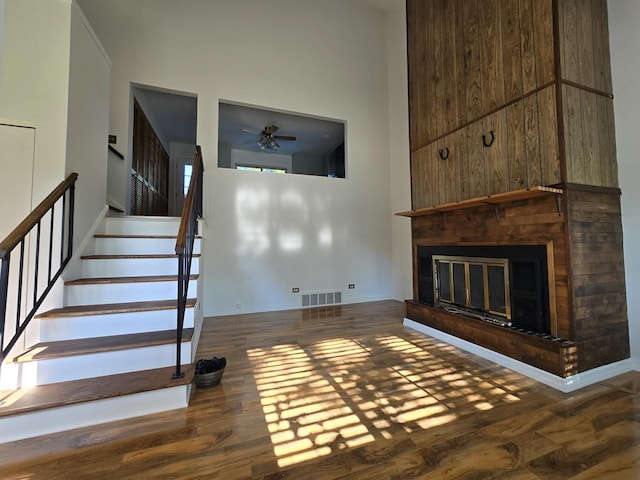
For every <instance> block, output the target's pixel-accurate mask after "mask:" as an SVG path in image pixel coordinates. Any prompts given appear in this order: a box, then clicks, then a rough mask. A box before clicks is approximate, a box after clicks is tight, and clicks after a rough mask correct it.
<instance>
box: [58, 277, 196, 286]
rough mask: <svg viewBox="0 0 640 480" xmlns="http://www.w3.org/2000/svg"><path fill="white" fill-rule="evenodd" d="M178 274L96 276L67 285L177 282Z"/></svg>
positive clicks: (194, 278) (73, 281) (193, 278)
mask: <svg viewBox="0 0 640 480" xmlns="http://www.w3.org/2000/svg"><path fill="white" fill-rule="evenodd" d="M197 278H198V275H191V276H190V277H189V280H197ZM177 281H178V276H177V275H144V276H139V277H96V278H78V279H76V280H68V281H66V282H64V284H65V285H93V284H105V283H107V284H108V283H144V282H177Z"/></svg>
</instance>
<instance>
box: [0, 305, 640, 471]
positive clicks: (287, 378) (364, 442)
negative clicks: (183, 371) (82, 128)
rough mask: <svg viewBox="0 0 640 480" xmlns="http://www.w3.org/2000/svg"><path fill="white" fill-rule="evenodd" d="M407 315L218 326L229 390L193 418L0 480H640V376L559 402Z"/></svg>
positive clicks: (350, 308) (385, 308)
mask: <svg viewBox="0 0 640 480" xmlns="http://www.w3.org/2000/svg"><path fill="white" fill-rule="evenodd" d="M403 315H404V311H403V304H402V303H401V302H393V301H389V302H373V303H369V304H358V305H343V306H341V307H332V308H321V309H312V310H307V311H301V310H290V311H286V312H270V313H263V314H250V315H236V316H225V317H217V318H208V319H206V320H205V325H204V328H203V335H202V339H201V343H200V346H199V349H198V356H199V357H205V356H206V357H210V356H212V355H218V356H226V357H227V359H228V366H227V369H226V371H225V376H224V378H223V380H222V383H221V384H220V385H218V386H217V387H215V388H212V389H206V390H200V389H196V390H194V392H193V395H192V398H191V402H190V405H189V407H188V408H184V409H180V410H175V411H171V412H166V413H159V414H154V415H147V416H144V417H138V418H133V419H129V420H122V421H118V422H111V423H106V424H102V425H99V426H95V427H88V428H82V429H78V430H73V431H70V432H65V433H61V434H53V435H47V436H44V437H39V438H36V439H31V440H24V441H20V442H13V443H11V444H5V445H0V477H1V478H3V479H7V480H13V479H18V478H30V479H31V480H40V479H47V480H49V479H76V478H78V479H80V478H104V479H107V478H109V479H111V478H127V479H148V478H185V479H186V478H211V479H215V478H217V479H225V480H233V479H242V480H258V479H260V480H275V479H281V478H290V479H305V480H307V479H313V480H337V479H351V480H398V479H403V480H404V479H411V478H428V479H429V480H442V479H451V478H456V479H465V478H466V479H468V478H495V479H507V478H508V479H521V480H524V479H533V480H536V479H540V478H563V479H566V480H585V479H602V478H607V479H608V478H611V479H634V478H637V476H638V475H639V474H640V443H639V440H638V428H639V425H638V420H637V419H638V415H639V414H640V395H639V394H640V375H639V374H638V373H630V374H626V375H622V376H620V377H616V378H614V379H611V380H608V381H606V382H603V383H600V384H595V385H592V386H590V387H587V388H585V389H582V390H579V391H577V392H574V393H572V394H562V393H559V392H557V391H554V390H553V389H551V388H549V387H546V386H544V385H541V384H538V383H537V382H534V381H532V380H530V379H528V378H526V377H523V376H522V375H519V374H516V373H514V372H511V371H509V370H507V369H505V368H503V367H500V366H497V365H495V364H492V363H491V362H489V361H487V360H484V359H481V358H479V357H476V356H474V355H470V354H467V353H464V352H462V351H460V350H459V349H457V348H454V347H450V346H448V345H446V344H444V343H443V342H440V341H437V340H435V339H432V338H430V337H427V336H424V335H422V334H419V333H417V332H415V331H413V330H411V329H407V328H404V327H403V326H402V317H403ZM258 352H259V353H264V354H266V358H264V359H263V360H261V361H255V358H260V357H254V356H252V355H255V354H256V353H258ZM289 353H290V354H289ZM296 355H299V356H298V357H296ZM309 379H313V380H309ZM265 386H267V388H265ZM297 454H301V455H300V457H296V456H295V455H297Z"/></svg>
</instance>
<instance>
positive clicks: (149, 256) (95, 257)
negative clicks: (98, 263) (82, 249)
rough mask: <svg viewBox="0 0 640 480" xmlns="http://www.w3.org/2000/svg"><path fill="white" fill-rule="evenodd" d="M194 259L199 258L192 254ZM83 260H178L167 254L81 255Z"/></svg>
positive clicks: (171, 254) (175, 255)
mask: <svg viewBox="0 0 640 480" xmlns="http://www.w3.org/2000/svg"><path fill="white" fill-rule="evenodd" d="M193 256H194V257H199V256H200V254H199V253H194V254H193ZM80 258H81V259H83V260H106V259H132V258H142V259H154V258H175V259H177V258H178V255H177V254H175V253H168V254H154V253H139V254H126V255H83V256H81V257H80Z"/></svg>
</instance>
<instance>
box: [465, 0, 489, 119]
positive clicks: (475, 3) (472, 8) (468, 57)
mask: <svg viewBox="0 0 640 480" xmlns="http://www.w3.org/2000/svg"><path fill="white" fill-rule="evenodd" d="M462 16H463V18H464V25H465V32H464V36H463V38H464V55H465V56H464V59H463V65H464V81H465V92H466V102H465V109H466V110H467V122H471V121H473V120H475V119H477V118H481V117H482V115H483V113H484V110H483V105H482V95H483V93H482V90H483V85H482V54H481V52H482V50H481V38H480V26H481V25H480V11H479V0H468V1H464V2H463V7H462Z"/></svg>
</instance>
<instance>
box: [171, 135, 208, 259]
mask: <svg viewBox="0 0 640 480" xmlns="http://www.w3.org/2000/svg"><path fill="white" fill-rule="evenodd" d="M201 168H202V150H201V148H200V145H196V155H195V159H194V161H193V170H192V171H191V180H190V181H189V190H188V192H187V198H186V199H185V201H184V205H183V206H182V215H181V216H180V227H179V228H178V238H177V239H176V248H175V252H176V254H178V255H180V254H183V253H184V250H185V247H186V244H187V233H188V231H189V222H190V220H191V215H190V213H191V210H192V209H193V202H194V201H195V200H194V197H195V195H196V188H195V185H196V182H197V181H198V175H199V172H200V169H201Z"/></svg>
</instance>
